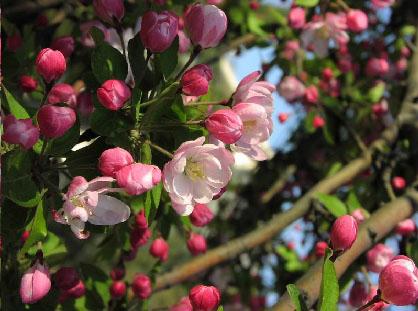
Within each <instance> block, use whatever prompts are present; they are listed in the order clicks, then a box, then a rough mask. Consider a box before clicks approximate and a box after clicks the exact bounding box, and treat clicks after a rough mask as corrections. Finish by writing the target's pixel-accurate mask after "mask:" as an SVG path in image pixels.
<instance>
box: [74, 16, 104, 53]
mask: <svg viewBox="0 0 418 311" xmlns="http://www.w3.org/2000/svg"><path fill="white" fill-rule="evenodd" d="M93 27H96V28H97V29H99V30H100V31H101V32H102V33H103V36H104V41H106V42H109V41H110V31H109V29H107V28H106V26H104V25H103V24H102V23H101V22H99V21H97V20H92V21H88V22H84V23H81V25H80V31H81V38H80V41H81V44H82V45H84V46H85V47H89V48H91V47H94V46H95V45H96V44H95V43H94V40H93V37H92V36H91V33H90V31H91V29H92V28H93Z"/></svg>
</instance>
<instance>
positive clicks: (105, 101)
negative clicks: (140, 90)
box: [97, 80, 131, 110]
mask: <svg viewBox="0 0 418 311" xmlns="http://www.w3.org/2000/svg"><path fill="white" fill-rule="evenodd" d="M97 98H98V99H99V102H100V103H101V104H102V105H103V106H104V107H105V108H107V109H109V110H119V109H120V108H122V107H123V106H124V105H125V103H126V102H127V101H128V100H129V98H131V90H130V89H129V87H128V86H127V85H126V83H125V82H124V81H121V80H107V81H105V82H104V83H103V84H102V86H101V87H99V88H98V89H97Z"/></svg>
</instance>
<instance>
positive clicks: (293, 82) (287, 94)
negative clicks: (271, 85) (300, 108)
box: [278, 76, 306, 103]
mask: <svg viewBox="0 0 418 311" xmlns="http://www.w3.org/2000/svg"><path fill="white" fill-rule="evenodd" d="M305 90H306V88H305V85H304V84H303V83H302V82H301V81H300V80H299V79H298V78H296V77H295V76H287V77H284V78H283V80H282V81H281V82H280V84H279V88H278V91H279V94H280V95H281V96H283V97H284V99H286V101H287V102H289V103H294V102H296V101H298V100H300V99H301V98H302V97H303V96H304V95H305Z"/></svg>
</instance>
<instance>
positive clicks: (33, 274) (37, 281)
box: [20, 259, 51, 304]
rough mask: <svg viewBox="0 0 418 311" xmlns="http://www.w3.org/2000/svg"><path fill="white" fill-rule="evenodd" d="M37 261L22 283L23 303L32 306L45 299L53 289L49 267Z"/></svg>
mask: <svg viewBox="0 0 418 311" xmlns="http://www.w3.org/2000/svg"><path fill="white" fill-rule="evenodd" d="M41 262H42V260H40V259H37V260H36V262H35V264H34V265H33V266H32V267H30V268H29V269H28V270H27V271H26V272H25V274H23V277H22V279H21V281H20V298H21V299H22V302H23V303H28V304H32V303H35V302H37V301H39V300H41V299H42V298H44V297H45V296H46V295H47V294H48V292H49V290H50V289H51V278H50V275H49V270H48V266H47V265H45V264H42V263H41Z"/></svg>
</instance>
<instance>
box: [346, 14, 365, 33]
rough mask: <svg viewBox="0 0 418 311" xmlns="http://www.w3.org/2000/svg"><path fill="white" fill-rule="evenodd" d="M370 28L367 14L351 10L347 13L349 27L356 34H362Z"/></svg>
mask: <svg viewBox="0 0 418 311" xmlns="http://www.w3.org/2000/svg"><path fill="white" fill-rule="evenodd" d="M368 26H369V22H368V18H367V14H366V13H364V12H363V11H361V10H350V11H348V13H347V27H348V29H350V30H351V31H354V32H362V31H363V30H366V29H367V27H368Z"/></svg>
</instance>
